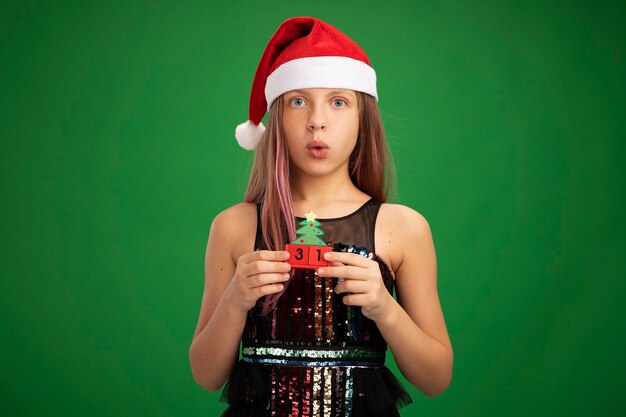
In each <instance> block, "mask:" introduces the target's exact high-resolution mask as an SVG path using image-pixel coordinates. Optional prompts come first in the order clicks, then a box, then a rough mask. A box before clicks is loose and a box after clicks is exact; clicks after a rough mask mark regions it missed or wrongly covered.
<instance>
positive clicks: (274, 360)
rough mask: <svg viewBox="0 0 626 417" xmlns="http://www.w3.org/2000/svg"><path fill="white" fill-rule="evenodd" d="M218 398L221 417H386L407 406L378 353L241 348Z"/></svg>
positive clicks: (407, 400) (406, 397)
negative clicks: (224, 406)
mask: <svg viewBox="0 0 626 417" xmlns="http://www.w3.org/2000/svg"><path fill="white" fill-rule="evenodd" d="M276 349H278V350H280V351H276ZM283 350H289V352H283ZM221 399H222V401H225V402H228V404H229V407H228V409H227V410H226V411H225V412H224V413H223V414H222V417H244V416H245V417H250V416H254V417H261V416H263V417H265V416H272V417H283V416H284V417H286V416H290V417H296V416H297V417H314V416H315V417H317V416H323V417H339V416H342V417H343V416H346V417H348V416H358V417H368V416H369V417H383V416H384V417H389V416H399V413H398V409H399V408H402V407H404V406H405V405H407V404H410V403H411V402H412V400H411V397H410V396H409V394H408V393H407V392H406V390H405V389H404V387H403V386H402V385H401V383H400V382H399V381H398V380H397V378H396V377H395V376H394V375H393V373H392V372H391V371H390V370H389V369H388V368H387V367H386V366H385V365H384V352H382V353H381V352H376V351H362V350H360V349H357V350H341V349H338V350H318V351H311V350H298V349H280V348H264V347H244V349H243V358H242V359H241V360H239V361H238V362H237V363H236V364H235V368H234V370H233V373H232V375H231V378H230V380H229V381H228V383H227V384H226V386H225V387H224V390H223V392H222V398H221Z"/></svg>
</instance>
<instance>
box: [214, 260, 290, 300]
mask: <svg viewBox="0 0 626 417" xmlns="http://www.w3.org/2000/svg"><path fill="white" fill-rule="evenodd" d="M287 259H289V252H285V251H269V250H260V251H255V252H249V253H246V254H244V255H241V256H240V257H239V259H238V260H237V268H236V269H235V275H234V276H233V279H232V280H231V282H230V285H229V286H228V288H227V289H226V291H225V294H224V295H225V296H226V297H227V298H228V299H229V300H230V301H231V302H232V303H234V305H235V306H236V307H237V308H239V309H241V310H242V311H244V312H246V311H248V310H250V309H251V308H252V307H254V305H255V304H256V302H257V300H258V299H259V298H261V297H263V296H264V295H268V294H273V293H277V292H279V291H282V289H283V284H282V282H285V281H287V280H288V279H289V276H290V274H289V271H290V270H291V265H289V264H288V263H287V262H285V261H286V260H287Z"/></svg>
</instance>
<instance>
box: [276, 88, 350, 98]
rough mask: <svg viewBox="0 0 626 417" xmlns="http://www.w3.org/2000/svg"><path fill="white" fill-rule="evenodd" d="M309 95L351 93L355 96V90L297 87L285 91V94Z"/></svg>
mask: <svg viewBox="0 0 626 417" xmlns="http://www.w3.org/2000/svg"><path fill="white" fill-rule="evenodd" d="M295 94H302V95H310V96H334V95H337V94H344V95H352V96H355V97H356V91H354V90H348V89H343V88H299V89H297V90H291V91H288V92H286V93H285V95H295Z"/></svg>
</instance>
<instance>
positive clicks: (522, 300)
mask: <svg viewBox="0 0 626 417" xmlns="http://www.w3.org/2000/svg"><path fill="white" fill-rule="evenodd" d="M233 3H235V2H233ZM383 3H384V2H379V1H376V2H374V1H359V2H356V1H344V2H338V1H317V2H306V3H305V2H296V1H289V2H284V4H274V3H271V2H264V3H261V2H247V3H246V4H244V5H241V4H230V3H228V2H226V1H224V2H222V3H221V4H217V2H206V1H196V2H184V1H169V2H167V1H135V2H133V1H131V2H83V1H76V2H69V1H66V2H58V1H38V2H7V3H5V2H3V5H2V6H0V77H1V78H0V82H1V87H0V138H1V140H2V142H1V144H2V147H1V149H2V152H1V153H0V155H1V156H0V158H1V161H2V163H1V169H2V175H1V179H0V183H1V184H2V188H1V192H2V204H0V210H1V215H2V251H1V254H2V289H1V290H0V306H1V308H2V326H1V332H2V339H1V347H2V352H1V353H2V354H1V355H0V381H1V387H0V389H1V392H2V394H1V398H2V403H1V409H2V410H3V413H2V414H3V415H10V416H56V415H66V416H82V415H89V416H154V417H156V416H212V415H218V414H219V412H221V410H223V409H224V405H223V404H222V403H219V401H218V399H219V394H218V393H209V392H207V391H204V390H203V389H202V388H200V387H199V386H197V385H196V384H195V382H194V380H193V378H192V375H191V372H190V369H189V364H188V348H189V344H190V341H191V337H192V334H193V331H194V328H195V325H196V320H197V315H198V310H199V306H200V300H201V293H202V288H203V279H204V278H203V261H204V250H205V246H206V240H207V236H208V232H209V227H210V223H211V220H212V219H213V217H214V216H215V215H216V214H217V213H218V212H219V211H221V210H222V209H224V208H226V207H227V206H230V205H232V204H235V203H237V202H239V201H241V199H242V196H243V192H244V190H245V187H246V183H247V172H248V170H249V166H250V161H251V159H250V154H249V153H247V152H246V151H244V150H242V149H240V148H239V147H238V146H237V144H236V142H235V139H234V136H233V133H234V128H235V125H236V124H237V123H240V122H243V121H244V120H245V119H246V116H247V100H248V95H249V89H250V84H251V82H252V77H253V74H254V70H255V68H256V64H257V62H258V58H259V57H260V54H261V52H262V49H263V47H264V45H265V43H266V42H267V40H268V39H269V37H270V36H271V35H272V33H273V32H274V30H275V29H276V27H277V26H278V24H279V23H280V22H281V21H282V20H284V19H285V18H287V17H290V16H295V15H315V16H317V17H320V18H322V19H324V20H327V21H329V22H330V23H333V24H335V25H336V26H338V27H339V28H340V29H341V30H343V31H344V32H346V33H347V34H348V35H350V36H351V37H352V38H354V39H355V40H356V41H357V42H358V43H359V44H361V45H362V46H363V47H364V49H365V50H366V51H367V52H368V54H369V56H370V58H371V61H372V64H373V66H374V68H375V69H376V70H377V73H378V77H379V84H378V85H379V93H380V102H379V103H380V107H381V111H382V114H383V117H384V120H385V124H386V128H387V132H388V138H389V141H390V144H391V148H392V151H393V153H394V155H395V160H396V165H397V169H398V175H399V180H398V185H399V186H398V202H400V203H402V204H406V205H408V206H411V207H413V208H414V209H416V210H418V211H419V212H420V213H422V214H423V215H424V216H425V217H426V218H427V219H428V221H429V222H430V225H431V228H432V232H433V236H434V240H435V246H436V250H437V260H438V272H439V290H440V297H441V302H442V306H443V309H444V314H445V317H446V322H447V325H448V330H449V333H450V337H451V339H452V343H453V346H454V351H455V369H454V375H453V379H452V384H451V386H450V388H449V389H448V390H447V391H446V392H444V393H443V394H442V395H440V396H438V397H435V398H428V397H426V396H424V395H423V394H421V393H420V392H419V391H418V390H417V389H415V388H412V387H411V389H410V392H411V394H412V396H413V398H414V400H415V402H414V404H413V405H411V406H409V407H407V408H405V409H403V410H402V415H403V416H481V417H486V416H503V415H506V416H528V415H533V416H535V417H539V416H555V415H563V416H589V415H599V416H600V415H601V416H612V415H619V414H620V413H621V414H622V415H623V414H624V413H625V412H626V406H625V403H624V401H623V399H622V400H620V399H619V398H623V396H624V394H626V393H625V392H624V391H625V389H624V388H625V384H624V382H623V380H622V379H621V377H622V375H623V374H624V372H625V371H626V369H625V366H624V356H623V355H624V354H623V351H624V345H623V342H624V340H625V337H624V336H625V330H624V329H625V328H626V327H625V326H624V324H623V323H624V307H623V304H622V303H623V300H622V297H623V296H624V293H625V291H624V290H625V285H624V278H625V277H626V274H625V265H624V264H625V262H624V253H625V252H626V250H625V249H626V248H625V246H626V245H625V240H624V221H623V215H624V212H625V210H624V209H625V203H624V202H625V201H626V199H625V198H624V197H625V196H624V191H625V190H626V187H625V184H624V169H623V168H622V165H623V159H624V158H623V155H624V153H625V152H624V151H625V146H624V140H625V139H626V135H625V133H626V129H625V120H626V117H625V116H626V115H625V114H624V113H625V112H624V109H625V108H626V103H625V99H626V95H625V84H626V82H625V77H624V74H626V68H625V52H626V47H625V45H624V39H626V29H625V25H624V22H625V21H626V7H624V3H623V2H613V3H609V2H601V1H600V2H592V1H587V2H581V1H578V2H575V1H568V2H566V1H562V2H544V1H526V2H517V1H458V2H451V1H443V2H432V1H423V2H409V1H406V2H392V4H389V5H384V4H383ZM301 4H302V5H301ZM619 74H622V75H621V76H620V75H619ZM620 160H621V161H622V163H620V162H619V161H620ZM388 356H389V357H388V363H389V365H390V367H392V369H393V370H394V372H396V374H398V375H399V373H398V371H397V368H396V367H395V365H393V360H392V358H391V355H388ZM407 386H408V383H407Z"/></svg>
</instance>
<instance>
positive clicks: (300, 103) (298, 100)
mask: <svg viewBox="0 0 626 417" xmlns="http://www.w3.org/2000/svg"><path fill="white" fill-rule="evenodd" d="M291 104H293V105H294V106H296V107H300V106H303V105H304V100H302V99H301V98H298V97H296V98H292V99H291Z"/></svg>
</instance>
